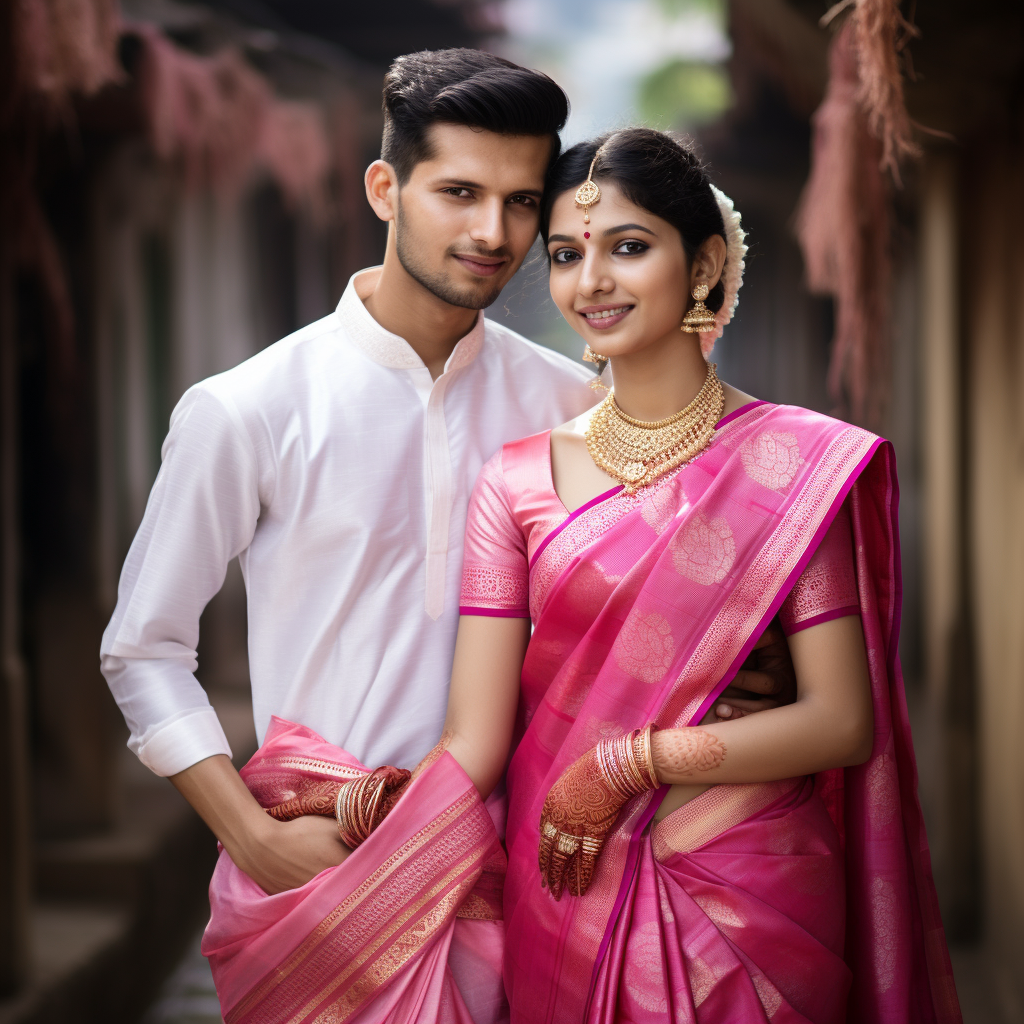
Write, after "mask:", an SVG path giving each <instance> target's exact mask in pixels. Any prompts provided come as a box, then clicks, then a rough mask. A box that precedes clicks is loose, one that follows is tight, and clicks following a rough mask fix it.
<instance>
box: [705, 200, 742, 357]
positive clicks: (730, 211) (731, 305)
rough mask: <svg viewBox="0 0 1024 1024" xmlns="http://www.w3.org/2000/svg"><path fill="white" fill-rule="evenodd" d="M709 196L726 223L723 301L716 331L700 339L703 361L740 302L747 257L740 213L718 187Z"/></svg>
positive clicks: (717, 318)
mask: <svg viewBox="0 0 1024 1024" xmlns="http://www.w3.org/2000/svg"><path fill="white" fill-rule="evenodd" d="M711 193H712V195H713V196H714V197H715V201H716V202H717V203H718V209H719V210H720V211H721V214H722V221H723V223H724V224H725V268H724V269H723V271H722V287H723V288H724V290H725V299H724V301H723V302H722V308H721V309H720V310H719V311H718V312H717V313H716V314H715V329H714V330H713V331H705V332H704V333H703V334H702V335H701V336H700V350H701V352H703V353H704V356H705V358H707V357H708V356H710V355H711V350H712V349H713V348H714V347H715V342H716V341H717V340H718V339H719V338H720V337H721V336H722V331H723V330H724V329H725V325H726V324H727V323H728V322H729V321H730V320H731V319H732V315H733V313H734V312H735V310H736V304H737V303H738V302H739V291H740V285H742V284H743V268H744V266H745V263H744V259H743V258H744V256H746V254H747V246H746V244H745V241H744V240H745V239H746V237H747V233H746V232H745V231H744V230H743V228H741V227H740V212H739V210H737V209H736V207H735V206H733V203H732V200H731V199H730V198H729V197H728V196H727V195H726V194H725V193H724V192H723V191H722V190H721V189H719V188H715V186H714V185H712V186H711Z"/></svg>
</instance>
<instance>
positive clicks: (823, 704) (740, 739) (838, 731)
mask: <svg viewBox="0 0 1024 1024" xmlns="http://www.w3.org/2000/svg"><path fill="white" fill-rule="evenodd" d="M789 646H790V650H791V652H792V655H793V664H794V667H795V669H796V680H797V699H796V701H795V703H793V704H790V705H789V706H787V707H781V708H774V709H773V710H771V711H766V712H764V713H763V714H758V715H752V716H750V717H747V718H742V719H739V720H738V721H731V722H730V721H725V722H715V723H710V724H708V725H700V726H697V727H694V728H684V729H665V730H662V731H659V732H656V733H655V734H654V736H653V737H652V739H651V750H652V753H653V755H654V767H655V771H656V773H657V776H658V778H659V779H660V780H661V781H662V782H668V783H700V784H704V785H711V784H713V783H719V782H769V781H772V780H774V779H787V778H793V777H795V776H799V775H810V774H812V773H813V772H818V771H822V770H824V769H826V768H842V767H845V766H847V765H854V764H860V763H862V762H863V761H866V760H867V758H868V757H869V756H870V754H871V745H872V738H873V724H874V723H873V719H872V710H871V686H870V680H869V677H868V664H867V654H866V651H865V647H864V634H863V631H862V629H861V624H860V618H859V617H858V616H855V615H851V616H846V617H844V618H841V619H833V620H832V621H831V622H823V623H820V624H819V625H817V626H811V627H810V628H809V629H805V630H801V631H800V632H798V633H794V634H793V636H791V637H790V638H789Z"/></svg>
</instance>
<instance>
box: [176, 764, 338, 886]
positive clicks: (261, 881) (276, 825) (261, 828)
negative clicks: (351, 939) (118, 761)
mask: <svg viewBox="0 0 1024 1024" xmlns="http://www.w3.org/2000/svg"><path fill="white" fill-rule="evenodd" d="M171 782H173V783H174V785H175V787H176V788H177V790H178V791H179V792H180V793H181V795H182V796H184V797H185V799H186V800H187V801H188V802H189V803H190V804H191V805H192V806H193V807H194V808H195V810H196V811H197V812H198V814H199V816H200V817H201V818H202V819H203V821H205V822H206V824H207V825H209V826H210V831H211V832H213V834H214V835H215V836H216V837H217V838H218V839H219V840H220V841H221V843H223V844H224V849H225V850H227V851H228V855H229V856H230V857H231V859H232V860H233V861H234V862H235V864H237V865H238V867H239V868H241V869H242V871H244V872H245V873H246V874H247V875H248V876H249V877H250V878H251V879H252V880H253V881H254V882H255V883H256V884H257V885H258V886H259V887H260V888H261V889H263V890H264V891H265V892H267V893H269V894H271V895H273V894H274V893H278V892H284V891H285V890H286V889H296V888H298V887H299V886H300V885H305V884H306V883H307V882H308V881H309V880H310V879H311V878H313V877H314V876H315V875H318V874H320V872H321V871H323V870H325V869H326V868H329V867H333V866H334V865H335V864H340V863H341V862H342V861H343V860H344V859H345V858H346V857H347V856H348V855H349V853H350V851H349V849H348V847H347V846H345V845H344V843H342V841H341V838H340V836H339V835H338V824H337V822H336V821H335V820H334V818H329V817H325V816H321V815H304V816H303V817H300V818H295V819H294V820H293V821H275V820H274V819H273V818H272V817H271V816H270V815H269V814H267V812H266V811H265V810H263V808H262V807H260V805H259V804H258V803H257V802H256V798H255V797H254V796H253V795H252V793H250V792H249V790H248V788H247V787H246V785H245V783H244V782H243V781H242V779H241V777H240V776H239V774H238V772H236V771H235V769H234V766H233V765H232V764H231V761H230V760H229V759H228V758H227V757H226V756H225V755H224V754H216V755H215V756H213V757H208V758H206V759H205V760H204V761H199V762H197V763H196V764H194V765H192V767H191V768H186V769H185V770H184V771H183V772H178V774H177V775H172V776H171Z"/></svg>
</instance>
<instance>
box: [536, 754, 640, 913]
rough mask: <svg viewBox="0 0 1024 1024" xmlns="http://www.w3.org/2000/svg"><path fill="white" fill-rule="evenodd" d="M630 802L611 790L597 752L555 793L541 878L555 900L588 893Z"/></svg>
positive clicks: (546, 813) (545, 828)
mask: <svg viewBox="0 0 1024 1024" xmlns="http://www.w3.org/2000/svg"><path fill="white" fill-rule="evenodd" d="M626 799H627V798H626V797H623V796H621V795H620V794H619V793H617V792H616V791H615V790H614V789H612V787H611V786H610V785H609V783H608V780H607V778H606V777H605V774H604V772H603V771H602V769H601V764H600V761H599V759H598V755H597V748H596V747H595V748H594V749H593V750H588V751H587V752H586V753H585V754H584V755H583V756H582V757H581V758H579V759H578V760H576V761H574V762H573V763H572V764H571V765H569V767H568V768H566V770H565V771H564V772H563V773H562V774H561V776H560V777H559V779H558V781H557V782H556V783H555V784H554V785H553V786H552V787H551V790H550V792H549V793H548V798H547V800H545V801H544V809H543V810H542V811H541V815H540V877H541V882H542V884H545V885H547V887H548V889H550V891H551V895H552V896H554V898H555V899H556V900H560V899H561V898H562V891H563V890H564V889H565V888H568V890H569V892H570V893H571V894H572V895H573V896H582V895H583V894H584V893H585V892H586V891H587V889H588V887H589V886H590V880H591V878H592V877H593V874H594V864H595V863H596V861H597V856H598V854H599V853H600V852H601V848H602V846H604V840H605V837H606V836H607V835H608V833H609V832H610V831H611V829H612V826H613V825H614V824H615V819H616V818H617V817H618V815H619V811H620V810H622V805H623V804H624V803H626Z"/></svg>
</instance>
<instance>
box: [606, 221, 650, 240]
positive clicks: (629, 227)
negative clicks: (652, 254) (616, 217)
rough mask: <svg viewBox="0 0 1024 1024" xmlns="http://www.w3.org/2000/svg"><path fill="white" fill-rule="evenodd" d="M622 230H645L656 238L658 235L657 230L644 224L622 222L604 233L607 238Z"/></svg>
mask: <svg viewBox="0 0 1024 1024" xmlns="http://www.w3.org/2000/svg"><path fill="white" fill-rule="evenodd" d="M620 231H645V232H646V233H647V234H649V235H653V236H654V237H655V238H657V237H658V235H657V232H655V231H652V230H651V229H650V228H645V227H644V226H643V224H620V225H619V226H618V227H616V228H609V229H608V230H607V231H606V232H605V233H604V237H605V238H607V237H608V236H609V235H617V234H618V233H619V232H620Z"/></svg>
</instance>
